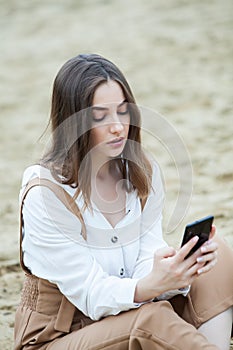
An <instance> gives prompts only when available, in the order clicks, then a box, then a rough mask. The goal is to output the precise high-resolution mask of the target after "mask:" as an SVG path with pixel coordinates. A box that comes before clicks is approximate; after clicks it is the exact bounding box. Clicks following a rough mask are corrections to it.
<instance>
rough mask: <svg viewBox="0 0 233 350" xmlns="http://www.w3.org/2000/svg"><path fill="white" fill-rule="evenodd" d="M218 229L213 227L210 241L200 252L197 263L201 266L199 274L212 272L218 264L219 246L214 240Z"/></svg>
mask: <svg viewBox="0 0 233 350" xmlns="http://www.w3.org/2000/svg"><path fill="white" fill-rule="evenodd" d="M215 232H216V227H215V226H212V230H211V233H210V239H209V240H208V241H207V242H205V243H204V244H203V245H202V246H201V247H200V248H199V250H198V253H199V254H198V256H197V258H196V261H197V263H198V264H200V268H199V269H198V270H197V274H198V275H200V274H203V273H205V272H208V271H209V270H211V269H212V268H213V267H214V265H215V264H216V263H217V255H218V254H217V249H218V244H217V243H216V242H215V241H214V240H213V239H212V238H213V236H214V235H215Z"/></svg>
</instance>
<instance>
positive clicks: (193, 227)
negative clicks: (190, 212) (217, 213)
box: [181, 215, 214, 259]
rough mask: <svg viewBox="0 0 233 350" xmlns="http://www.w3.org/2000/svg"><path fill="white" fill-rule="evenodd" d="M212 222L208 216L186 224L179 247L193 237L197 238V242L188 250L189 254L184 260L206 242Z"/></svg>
mask: <svg viewBox="0 0 233 350" xmlns="http://www.w3.org/2000/svg"><path fill="white" fill-rule="evenodd" d="M213 220H214V217H213V215H209V216H206V217H204V218H202V219H200V220H197V221H195V222H192V223H191V224H188V225H187V226H186V227H185V231H184V236H183V240H182V243H181V246H183V245H184V244H185V243H187V242H188V241H189V240H190V239H191V238H193V237H194V236H199V240H198V242H197V243H196V244H195V246H194V247H193V248H192V249H191V250H190V252H189V253H188V255H187V256H186V259H187V258H188V257H189V256H190V255H192V254H193V253H194V252H195V251H196V250H197V249H198V248H200V247H201V246H202V244H203V243H205V242H206V241H208V239H209V235H210V232H211V228H212V224H213Z"/></svg>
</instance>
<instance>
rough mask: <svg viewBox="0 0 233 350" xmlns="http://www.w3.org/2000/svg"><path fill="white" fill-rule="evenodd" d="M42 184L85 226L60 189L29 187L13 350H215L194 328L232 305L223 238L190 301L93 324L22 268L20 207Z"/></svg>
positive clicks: (230, 260) (232, 262)
mask: <svg viewBox="0 0 233 350" xmlns="http://www.w3.org/2000/svg"><path fill="white" fill-rule="evenodd" d="M38 185H40V186H46V187H48V188H50V189H51V190H52V191H53V192H54V193H55V194H56V196H57V197H58V198H59V199H60V200H61V201H62V202H63V203H64V205H65V206H66V207H67V208H68V209H69V210H70V211H71V212H72V213H73V214H74V215H77V216H78V217H79V219H80V220H81V221H82V223H83V220H82V217H80V211H79V209H78V207H77V206H76V204H75V202H74V200H73V199H72V198H71V197H70V196H69V195H68V193H67V192H66V191H65V190H63V189H62V188H61V187H60V186H59V185H56V184H54V183H53V182H50V181H49V180H46V179H38V178H37V179H34V180H32V181H31V182H30V183H29V184H28V186H27V187H26V189H25V191H24V194H23V196H22V204H21V216H20V218H21V224H20V260H21V265H22V268H23V269H24V271H25V273H26V276H25V281H24V286H23V291H22V297H21V303H20V305H19V307H18V309H17V312H16V319H15V346H14V350H33V349H34V350H37V349H41V350H43V349H46V350H66V349H67V350H78V349H79V350H86V349H89V350H102V349H105V350H141V349H143V350H152V349H156V350H162V349H165V350H166V349H168V350H175V349H184V350H193V349H195V350H198V349H201V350H203V349H204V350H205V349H209V350H210V349H212V350H213V349H217V348H216V346H214V345H211V344H209V343H208V342H207V340H206V339H205V337H204V336H203V335H201V334H200V333H199V332H197V330H196V328H198V327H199V326H200V325H201V324H202V323H204V322H206V321H207V320H209V319H210V318H212V317H214V316H215V315H217V314H218V313H220V312H223V311H224V310H226V309H228V308H229V307H230V306H231V305H233V274H232V266H233V252H232V250H231V249H230V248H229V247H228V246H227V245H226V244H225V243H224V242H223V241H222V240H221V239H218V243H219V254H218V256H219V258H218V263H217V265H216V266H215V267H214V268H213V269H212V270H211V271H210V272H209V273H207V274H204V275H203V276H200V277H199V278H198V279H197V280H196V282H195V283H193V285H192V287H191V291H190V293H189V295H188V297H183V296H180V295H179V296H176V297H174V298H173V299H171V300H169V301H157V302H151V303H147V304H145V305H143V306H141V307H140V308H138V309H133V310H129V311H126V312H122V313H120V314H119V315H117V316H109V317H105V318H103V319H102V320H100V321H92V320H91V319H90V318H89V317H87V316H85V315H84V314H82V313H81V312H80V311H79V310H78V309H77V308H76V307H75V306H74V305H72V304H71V303H70V302H69V301H68V300H67V299H66V297H65V296H64V295H62V294H61V292H60V291H59V289H58V288H57V286H56V285H54V284H52V283H50V282H48V281H47V280H44V279H41V278H37V277H36V276H33V275H32V274H31V273H30V271H28V269H27V268H26V267H25V266H24V263H23V254H22V247H21V245H22V228H23V217H22V207H23V202H24V199H25V197H26V195H27V192H28V191H29V190H30V188H32V187H33V186H38ZM83 227H84V225H83ZM84 230H85V227H84Z"/></svg>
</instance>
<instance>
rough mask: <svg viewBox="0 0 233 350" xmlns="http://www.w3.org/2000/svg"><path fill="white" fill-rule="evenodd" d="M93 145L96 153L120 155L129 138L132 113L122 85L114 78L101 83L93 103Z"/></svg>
mask: <svg viewBox="0 0 233 350" xmlns="http://www.w3.org/2000/svg"><path fill="white" fill-rule="evenodd" d="M91 109H92V130H91V145H92V147H94V149H93V152H94V154H95V155H96V153H98V154H99V155H102V156H104V157H105V158H114V157H116V156H119V154H121V152H122V151H123V149H124V146H125V143H126V141H127V138H128V132H129V125H130V114H129V111H128V103H127V102H126V100H125V96H124V94H123V91H122V89H121V86H120V85H119V84H118V83H117V82H116V81H114V80H109V81H108V82H106V83H103V84H101V85H100V86H99V87H98V88H97V89H96V91H95V93H94V98H93V104H92V108H91Z"/></svg>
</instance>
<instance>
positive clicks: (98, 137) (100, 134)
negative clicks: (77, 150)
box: [90, 127, 106, 147]
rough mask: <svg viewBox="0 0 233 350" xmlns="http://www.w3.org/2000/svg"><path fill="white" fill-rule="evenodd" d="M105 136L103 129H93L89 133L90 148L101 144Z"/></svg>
mask: <svg viewBox="0 0 233 350" xmlns="http://www.w3.org/2000/svg"><path fill="white" fill-rule="evenodd" d="M105 134H106V133H105V132H104V130H103V128H101V127H94V128H93V129H92V130H91V133H90V138H91V146H92V147H94V146H96V145H98V144H99V143H101V142H103V141H104V135H105Z"/></svg>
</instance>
